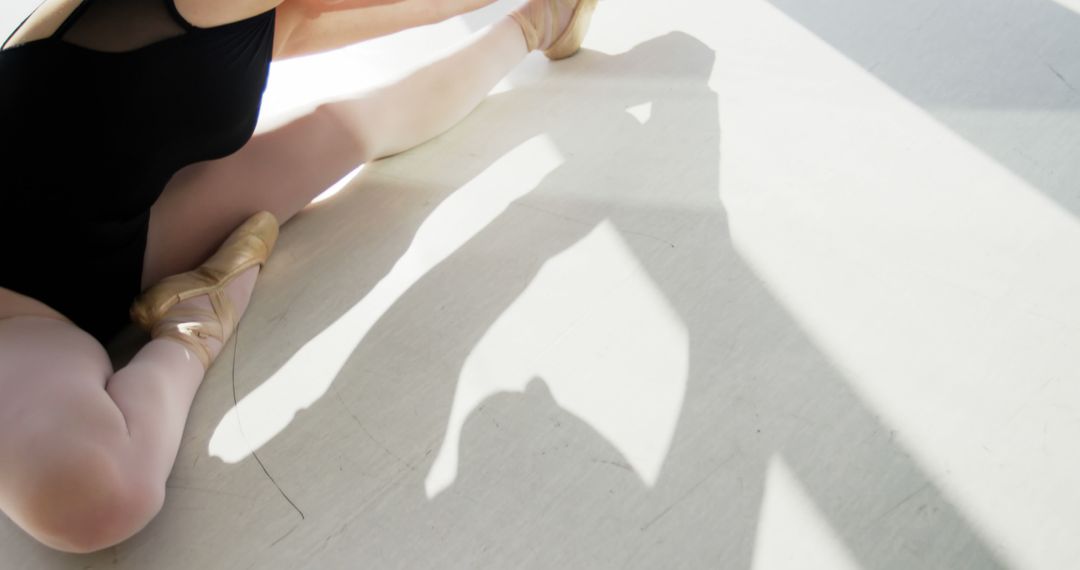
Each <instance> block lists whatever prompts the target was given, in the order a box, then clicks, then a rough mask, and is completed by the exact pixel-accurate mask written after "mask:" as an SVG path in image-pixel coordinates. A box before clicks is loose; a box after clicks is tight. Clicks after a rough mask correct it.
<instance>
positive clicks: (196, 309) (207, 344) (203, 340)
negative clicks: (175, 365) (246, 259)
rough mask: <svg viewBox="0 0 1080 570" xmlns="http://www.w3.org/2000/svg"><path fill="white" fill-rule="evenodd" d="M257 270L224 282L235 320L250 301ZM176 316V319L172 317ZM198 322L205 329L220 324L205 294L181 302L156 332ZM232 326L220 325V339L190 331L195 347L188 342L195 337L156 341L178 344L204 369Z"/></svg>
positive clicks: (231, 329)
mask: <svg viewBox="0 0 1080 570" xmlns="http://www.w3.org/2000/svg"><path fill="white" fill-rule="evenodd" d="M259 269H260V267H259V266H258V265H256V266H255V267H251V268H249V269H247V270H245V271H244V272H243V273H240V274H239V275H237V276H236V277H235V278H234V279H233V280H232V281H230V282H229V283H227V284H226V285H225V287H224V293H225V298H226V299H228V302H229V303H230V304H231V306H232V310H233V311H235V314H236V315H237V318H239V316H240V315H243V314H244V311H246V310H247V306H248V302H249V301H251V294H252V292H253V291H254V289H255V281H256V279H257V278H258V277H259ZM174 315H176V316H177V317H174ZM193 315H202V318H200V319H191V318H190V317H191V316H193ZM195 320H198V321H200V322H198V323H197V324H198V325H200V326H206V325H207V323H212V324H211V326H213V325H214V324H216V325H221V323H220V322H219V321H218V317H217V315H216V313H215V312H214V306H213V304H212V303H211V302H210V296H209V295H199V296H198V297H194V298H191V299H187V300H185V301H181V302H179V303H177V304H176V305H174V306H173V308H172V309H170V310H169V312H168V313H166V314H165V317H164V318H162V320H161V321H160V322H159V323H160V324H159V325H158V326H159V328H158V330H159V331H160V330H162V329H167V328H170V327H172V328H173V330H174V331H177V330H186V329H187V328H191V327H184V324H185V322H186V321H193V322H192V323H190V324H192V325H194V324H196V323H195V322H194V321H195ZM235 328H236V327H235V325H233V326H232V327H229V329H226V328H225V326H221V338H218V337H217V336H214V335H199V334H198V333H197V331H190V332H192V333H194V334H193V335H192V336H194V337H195V338H198V341H196V342H198V346H195V345H193V344H192V342H189V341H188V340H190V341H195V338H191V339H181V338H178V337H177V336H176V334H163V335H161V336H160V338H166V339H169V340H172V341H176V342H178V343H179V344H180V345H181V346H183V347H184V348H185V349H187V350H188V352H190V353H191V354H192V355H193V356H194V357H195V358H196V359H198V360H199V361H200V362H202V364H203V367H204V368H208V367H209V364H210V363H211V362H213V361H214V360H216V359H217V356H218V354H219V353H221V348H222V347H223V346H224V343H225V342H227V341H228V340H229V337H230V336H232V333H233V330H235Z"/></svg>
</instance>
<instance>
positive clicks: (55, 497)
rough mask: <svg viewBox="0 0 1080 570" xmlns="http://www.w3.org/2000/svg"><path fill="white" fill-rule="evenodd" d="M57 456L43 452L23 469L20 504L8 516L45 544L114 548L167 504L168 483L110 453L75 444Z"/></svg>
mask: <svg viewBox="0 0 1080 570" xmlns="http://www.w3.org/2000/svg"><path fill="white" fill-rule="evenodd" d="M54 455H56V456H51V457H50V454H42V455H41V456H39V457H38V458H36V459H33V461H34V462H35V463H37V465H34V466H32V467H30V468H28V469H24V470H22V471H24V473H23V475H24V476H25V477H23V479H25V480H24V481H22V484H21V485H20V487H21V488H19V489H17V490H15V491H16V493H17V495H16V496H17V497H19V500H18V504H17V505H15V508H14V509H13V510H14V511H15V512H13V513H9V515H11V517H12V519H13V520H15V522H16V523H17V524H19V525H20V526H21V527H22V528H23V529H24V530H26V531H27V532H28V533H29V534H30V535H31V536H33V537H34V538H36V539H37V540H38V541H40V542H41V543H43V544H45V545H46V546H49V547H51V548H54V549H56V550H61V551H65V552H73V553H87V552H94V551H97V550H101V549H104V548H107V547H110V546H113V545H115V544H117V543H120V542H122V541H124V540H126V539H127V538H129V537H131V536H132V535H134V534H135V533H137V532H138V531H139V530H141V529H142V528H143V527H145V526H146V525H147V523H149V522H150V520H152V519H153V518H154V516H156V515H157V513H158V512H159V511H160V510H161V507H162V505H163V504H164V500H165V488H164V481H160V482H159V481H151V480H149V479H148V478H147V477H145V476H143V475H142V474H140V473H137V472H132V470H131V469H130V466H125V465H123V463H122V462H121V461H118V459H117V457H116V455H117V454H116V453H115V452H112V451H111V450H108V449H104V448H102V447H100V446H95V445H77V446H69V449H67V450H65V452H64V454H63V455H62V456H60V455H59V454H54ZM5 494H7V493H5ZM5 510H7V509H5Z"/></svg>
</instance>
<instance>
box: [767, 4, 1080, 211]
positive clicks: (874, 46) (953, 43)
mask: <svg viewBox="0 0 1080 570" xmlns="http://www.w3.org/2000/svg"><path fill="white" fill-rule="evenodd" d="M769 2H770V3H771V4H773V5H774V6H776V7H777V8H779V9H780V10H782V11H783V12H784V13H785V14H787V16H788V17H790V18H791V19H792V20H794V21H795V22H798V23H799V24H800V25H802V26H803V27H805V28H806V29H808V30H810V31H811V32H812V33H814V34H816V35H817V36H818V37H820V38H821V39H823V40H824V41H825V42H827V43H829V44H830V45H832V46H833V47H834V48H835V49H836V50H838V51H839V52H840V53H842V54H844V55H845V56H846V57H848V58H849V59H851V60H852V61H853V62H855V63H856V64H857V65H859V66H861V67H862V68H864V69H866V70H867V71H868V72H870V73H871V74H873V75H874V76H875V77H877V78H878V79H880V80H881V81H882V82H884V83H885V84H886V85H888V86H889V87H891V88H892V89H893V90H895V91H896V92H897V93H899V94H900V95H901V96H903V97H905V98H907V99H908V100H910V101H911V102H913V103H915V104H916V105H918V106H919V107H921V108H922V109H924V110H925V111H926V112H927V113H929V114H930V115H931V116H933V117H934V118H935V119H937V120H938V121H940V122H941V123H942V124H944V125H946V126H948V127H949V128H950V129H952V130H953V131H954V132H956V133H957V134H959V135H960V136H962V137H963V138H965V139H966V140H967V141H968V142H970V143H971V144H972V145H974V146H976V147H978V148H979V149H980V150H981V151H982V152H984V153H986V154H987V155H988V156H990V157H992V158H993V159H994V160H996V161H997V162H999V163H1000V164H1001V165H1003V166H1004V167H1006V168H1008V169H1009V170H1011V171H1012V172H1014V173H1015V174H1016V175H1017V176H1019V177H1021V178H1023V179H1024V180H1025V181H1027V183H1028V184H1030V185H1031V186H1033V187H1034V188H1036V189H1038V190H1041V191H1042V192H1043V193H1044V194H1046V195H1047V196H1048V197H1049V198H1051V199H1052V200H1054V201H1055V202H1057V203H1058V204H1059V205H1061V207H1062V208H1064V209H1065V210H1067V211H1069V212H1071V213H1072V214H1073V215H1074V216H1077V217H1080V191H1078V190H1077V189H1078V188H1080V160H1076V157H1077V156H1080V58H1078V57H1077V56H1076V54H1078V53H1080V15H1078V14H1076V13H1074V12H1072V11H1071V10H1069V9H1067V8H1065V7H1063V6H1061V5H1060V4H1057V3H1055V2H1053V1H1052V0H994V1H993V2H987V1H985V0H959V1H955V2H939V1H937V0H910V1H907V2H889V1H888V0H769Z"/></svg>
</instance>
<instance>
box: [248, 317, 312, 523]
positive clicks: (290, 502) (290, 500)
mask: <svg viewBox="0 0 1080 570" xmlns="http://www.w3.org/2000/svg"><path fill="white" fill-rule="evenodd" d="M233 336H235V337H236V338H235V339H234V340H233V357H232V379H231V380H232V397H233V407H234V408H235V409H236V424H237V427H239V428H240V436H241V437H243V438H244V441H245V442H246V443H248V447H250V448H251V456H252V457H254V458H255V462H256V463H258V464H259V467H260V468H262V472H263V473H265V474H266V478H267V479H270V482H271V483H273V485H274V487H275V488H276V489H277V490H278V493H281V496H282V497H284V498H285V500H286V501H288V503H289V504H290V505H292V508H293V509H295V510H296V512H297V513H298V514H299V515H300V520H304V519H306V518H307V517H305V516H304V511H302V510H300V507H298V506H296V503H294V502H293V500H292V499H290V498H289V495H287V494H286V493H285V490H284V489H282V488H281V485H278V482H277V481H276V480H275V479H274V477H273V475H270V471H268V470H267V469H266V465H264V464H263V462H262V459H260V458H259V454H258V453H256V452H255V448H254V446H252V445H251V442H249V441H248V439H247V434H246V433H244V424H243V422H242V421H240V402H239V399H238V398H237V397H236V355H237V353H239V352H240V323H237V324H236V332H235V333H234V334H233Z"/></svg>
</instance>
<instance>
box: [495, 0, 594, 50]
mask: <svg viewBox="0 0 1080 570" xmlns="http://www.w3.org/2000/svg"><path fill="white" fill-rule="evenodd" d="M596 2H597V0H528V2H526V3H525V4H524V5H523V6H522V7H520V8H518V9H517V10H515V11H514V12H513V13H511V14H510V16H511V17H512V18H514V20H516V21H517V23H518V24H519V25H521V31H522V33H523V34H524V35H525V45H526V47H527V48H528V50H529V51H533V50H537V49H539V50H543V51H544V55H546V56H548V57H549V58H550V59H563V58H566V57H570V56H572V55H574V54H575V53H577V51H578V50H579V49H580V48H581V42H582V41H583V40H584V39H585V32H586V31H587V30H588V28H589V21H590V20H591V18H592V12H593V10H594V9H595V8H596Z"/></svg>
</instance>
